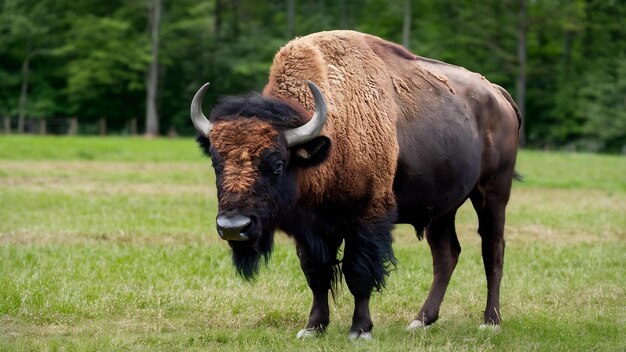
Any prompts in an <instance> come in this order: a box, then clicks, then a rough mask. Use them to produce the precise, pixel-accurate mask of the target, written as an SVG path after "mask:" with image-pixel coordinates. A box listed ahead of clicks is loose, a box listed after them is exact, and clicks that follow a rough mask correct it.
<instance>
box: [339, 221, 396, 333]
mask: <svg viewBox="0 0 626 352" xmlns="http://www.w3.org/2000/svg"><path fill="white" fill-rule="evenodd" d="M390 218H391V215H390ZM392 226H393V224H392V222H391V221H385V222H381V223H379V224H376V225H370V226H369V227H368V228H367V229H364V230H362V231H360V232H358V233H356V234H354V235H350V236H346V245H345V252H344V256H343V265H342V270H343V273H344V276H345V278H346V284H347V285H348V289H350V293H352V295H353V296H354V314H353V316H352V326H351V327H350V334H349V337H350V338H363V339H369V338H371V336H372V328H373V326H374V325H373V323H372V319H371V316H370V309H369V301H370V296H371V294H372V291H373V290H374V289H376V290H377V291H380V290H382V288H383V287H384V285H385V278H386V277H387V276H388V275H389V266H390V265H392V266H393V265H395V264H396V259H395V257H394V255H393V249H392V246H391V242H392V238H391V227H392Z"/></svg>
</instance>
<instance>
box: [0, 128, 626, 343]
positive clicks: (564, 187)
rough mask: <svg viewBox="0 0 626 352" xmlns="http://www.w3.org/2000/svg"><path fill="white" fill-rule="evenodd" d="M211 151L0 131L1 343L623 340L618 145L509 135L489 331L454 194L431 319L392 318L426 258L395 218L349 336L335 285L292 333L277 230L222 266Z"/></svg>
mask: <svg viewBox="0 0 626 352" xmlns="http://www.w3.org/2000/svg"><path fill="white" fill-rule="evenodd" d="M15 147H18V148H19V149H13V150H14V152H11V151H10V149H11V148H15ZM50 151H56V152H55V153H50ZM17 154H19V156H16V155H17ZM210 164H211V162H210V160H208V159H207V158H205V157H203V156H201V153H200V151H199V150H198V148H197V146H196V145H195V143H194V141H193V140H192V138H185V139H144V138H98V137H80V138H78V137H71V138H70V137H56V138H55V137H25V136H9V137H2V138H0V200H1V201H0V350H1V351H32V350H37V351H119V350H133V351H144V350H145V351H179V350H182V351H190V350H192V351H193V350H198V351H243V350H245V351H338V350H350V351H352V350H357V351H589V350H592V351H617V350H622V349H623V347H624V346H626V337H625V336H624V334H623V326H624V321H625V319H626V312H625V311H624V302H625V301H626V292H625V291H624V277H625V276H626V266H624V253H625V251H626V217H624V213H625V212H626V184H625V180H624V178H623V177H622V175H624V174H626V158H624V157H621V156H611V155H608V156H607V155H592V154H563V153H547V152H529V151H524V152H522V153H520V155H519V161H518V170H519V171H520V172H521V173H523V174H524V175H525V181H524V182H515V183H514V186H513V194H512V197H511V201H510V203H509V206H508V212H507V232H506V239H507V247H506V260H505V266H504V277H503V286H502V314H503V323H502V329H501V330H500V331H499V332H494V331H489V330H487V331H484V330H479V329H478V325H479V323H480V322H481V320H482V309H483V308H484V303H485V296H486V283H485V276H484V273H483V264H482V261H481V259H480V247H481V245H480V240H479V236H478V235H477V234H476V228H477V221H476V215H475V214H474V213H473V211H472V209H471V208H472V207H471V205H469V204H466V205H464V206H463V207H461V209H460V210H459V213H458V215H457V223H456V228H457V232H458V233H459V240H460V242H461V245H462V247H463V252H462V254H461V257H460V261H459V265H458V266H457V268H456V270H455V273H454V276H453V277H452V281H451V283H450V287H449V289H448V292H447V293H446V298H445V300H444V303H443V305H442V310H441V317H440V320H439V321H438V322H437V323H436V324H435V326H434V327H433V328H431V329H429V330H424V331H416V332H413V333H409V332H406V331H405V326H406V324H408V322H409V321H410V320H411V319H412V318H413V317H414V315H415V314H416V313H417V311H418V310H419V307H420V304H421V303H422V301H423V300H424V299H425V297H426V295H427V293H428V289H429V286H430V282H431V279H432V267H431V257H430V251H429V249H428V245H427V244H426V243H425V241H421V242H420V241H418V240H417V238H416V237H415V234H414V232H413V231H412V230H411V228H409V227H407V226H398V227H397V228H396V229H395V230H394V232H393V235H394V240H395V241H394V244H393V246H394V251H395V253H396V256H397V257H398V260H399V265H398V268H397V270H394V271H393V272H392V273H391V276H390V277H389V281H388V285H387V288H386V289H385V290H384V291H383V292H382V294H375V295H374V296H373V297H372V302H371V309H372V318H373V320H374V324H375V325H374V340H373V341H357V342H351V341H349V340H348V338H347V332H348V329H349V327H350V322H351V315H352V307H353V301H352V296H351V295H350V293H349V291H348V289H347V287H346V286H345V285H344V287H343V289H342V290H341V291H340V293H339V295H338V297H337V300H336V302H335V303H332V304H331V320H332V321H331V325H330V326H329V329H328V331H327V333H326V335H325V336H323V337H320V338H315V339H310V340H306V341H299V340H296V338H295V334H296V332H297V331H298V330H299V329H301V328H302V327H303V326H304V324H305V323H306V319H307V315H308V312H309V308H310V304H311V295H310V292H309V289H308V288H307V284H306V280H305V278H304V275H303V274H302V272H301V269H300V267H299V264H298V258H297V255H296V250H295V248H294V245H293V243H292V241H291V240H290V239H288V238H287V236H285V235H284V234H277V236H276V239H277V241H276V248H275V251H274V254H273V255H272V258H271V260H270V261H269V263H268V265H267V267H264V268H262V270H261V274H260V277H259V278H258V280H257V281H256V282H254V283H246V282H244V281H243V280H241V279H240V278H238V277H237V276H236V275H235V272H234V269H233V266H232V265H231V261H230V256H229V250H228V246H227V245H226V244H225V243H224V242H223V241H221V240H220V239H219V236H218V235H217V233H216V232H215V223H214V219H215V213H216V207H217V199H216V195H215V186H214V185H215V179H214V175H213V172H212V171H211V166H210Z"/></svg>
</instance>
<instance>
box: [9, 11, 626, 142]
mask: <svg viewBox="0 0 626 352" xmlns="http://www.w3.org/2000/svg"><path fill="white" fill-rule="evenodd" d="M0 11H1V12H0V118H2V121H3V126H0V127H4V130H5V131H6V130H7V129H9V128H10V130H11V132H12V133H16V132H17V133H20V132H36V131H37V130H36V129H37V127H36V126H41V124H39V125H38V124H37V122H38V121H44V119H45V121H48V122H50V121H65V119H67V118H75V119H76V120H77V121H79V122H80V123H79V124H78V126H73V127H71V126H70V127H67V126H65V125H63V124H60V125H59V126H56V127H55V125H54V124H51V125H49V126H48V128H47V129H46V131H47V132H48V133H67V129H68V128H74V129H77V130H78V131H77V132H78V133H94V131H96V130H97V127H95V128H91V129H90V127H89V126H92V125H96V124H97V122H98V121H102V120H103V119H106V122H107V126H108V131H109V133H113V134H131V131H132V132H135V131H139V132H140V133H145V134H147V135H163V134H170V135H180V134H182V135H191V134H193V133H194V130H193V127H192V125H191V123H190V122H189V113H188V111H189V103H190V100H191V97H192V96H193V94H194V93H195V91H196V90H197V89H198V88H199V87H200V86H201V84H202V83H204V82H206V81H210V82H211V89H210V91H209V94H208V96H207V99H206V100H207V101H208V104H212V103H214V102H215V101H216V100H217V99H218V97H219V96H221V95H227V94H240V93H243V92H248V91H251V90H256V91H260V90H261V89H262V87H263V85H264V83H265V81H266V79H267V72H268V69H269V66H270V65H271V62H272V58H273V55H274V54H275V52H276V51H277V50H278V48H279V47H281V46H282V45H284V44H285V43H286V42H287V41H288V40H289V39H291V38H293V37H294V36H303V35H306V34H308V33H312V32H317V31H323V30H330V29H354V30H358V31H362V32H367V33H371V34H374V35H378V36H381V37H383V38H385V39H388V40H391V41H394V42H397V43H401V44H403V45H405V46H406V47H408V48H409V49H410V50H411V51H413V52H414V53H416V54H418V55H420V56H426V57H431V58H435V59H439V60H443V61H446V62H449V63H453V64H456V65H460V66H464V67H466V68H467V69H469V70H472V71H476V72H479V73H481V74H483V75H484V76H485V77H486V78H487V79H489V80H490V81H492V82H494V83H497V84H500V85H502V86H504V87H505V88H506V89H507V90H509V92H511V94H512V95H513V96H514V98H515V99H516V101H517V102H518V104H519V106H520V108H521V109H522V110H523V111H524V116H525V144H526V146H529V147H533V148H543V149H567V150H587V151H602V152H618V153H619V152H621V153H626V24H625V23H624V18H625V16H626V4H625V2H624V1H623V0H481V1H473V0H395V1H387V0H270V1H250V0H176V1H174V0H169V1H168V0H107V1H86V0H0ZM129 121H133V122H132V124H130V125H129ZM90 124H91V125H90ZM0 129H2V128H0ZM74 132H76V131H74Z"/></svg>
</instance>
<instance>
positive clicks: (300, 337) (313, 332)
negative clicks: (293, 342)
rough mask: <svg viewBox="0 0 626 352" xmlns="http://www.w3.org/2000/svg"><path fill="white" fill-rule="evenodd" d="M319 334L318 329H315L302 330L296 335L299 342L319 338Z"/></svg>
mask: <svg viewBox="0 0 626 352" xmlns="http://www.w3.org/2000/svg"><path fill="white" fill-rule="evenodd" d="M318 334H319V331H318V330H317V329H314V328H310V329H302V330H300V331H298V333H297V334H296V338H297V339H298V340H304V339H307V338H309V337H314V336H317V335H318Z"/></svg>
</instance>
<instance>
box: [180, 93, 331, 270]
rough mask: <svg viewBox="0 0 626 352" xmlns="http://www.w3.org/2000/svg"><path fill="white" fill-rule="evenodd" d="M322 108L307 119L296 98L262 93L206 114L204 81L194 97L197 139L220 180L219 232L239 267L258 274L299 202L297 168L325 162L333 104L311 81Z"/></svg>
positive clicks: (225, 103)
mask: <svg viewBox="0 0 626 352" xmlns="http://www.w3.org/2000/svg"><path fill="white" fill-rule="evenodd" d="M307 84H308V86H309V89H310V90H311V93H312V94H313V98H314V101H315V107H316V110H315V112H314V113H313V117H312V118H311V120H310V121H309V122H307V123H306V124H304V125H302V126H300V127H295V126H297V125H299V124H301V121H302V120H303V117H302V116H300V115H299V114H298V113H297V112H296V111H295V110H294V109H293V108H292V107H291V106H290V105H289V104H287V103H285V102H283V101H281V100H278V99H273V98H268V97H263V96H260V95H251V96H245V97H231V98H227V99H224V100H222V101H221V102H220V104H218V105H217V106H216V107H215V108H213V110H212V112H211V115H210V117H209V118H208V119H207V118H206V117H205V116H204V114H203V113H202V108H201V106H202V99H203V97H204V94H205V92H206V90H207V88H208V83H207V84H205V85H204V86H203V87H202V88H200V90H198V92H197V93H196V95H195V96H194V98H193V101H192V103H191V118H192V121H193V123H194V126H195V127H196V129H197V130H198V131H199V135H198V138H197V139H198V143H199V144H200V147H201V148H202V149H203V151H204V152H205V154H207V155H208V156H210V157H211V159H212V161H213V168H214V169H215V175H216V182H217V197H218V213H217V221H216V225H217V232H218V234H219V235H220V237H221V238H222V239H224V240H226V241H228V244H229V245H230V247H231V249H232V256H233V262H234V264H235V267H236V269H237V272H238V273H239V274H240V275H241V276H243V277H244V278H246V279H251V278H254V276H255V275H256V274H257V272H258V269H259V266H260V262H261V258H263V259H264V260H265V261H267V259H268V258H269V255H270V253H271V251H272V247H273V243H274V231H275V230H276V228H277V227H278V226H279V225H280V223H281V219H283V218H284V217H285V216H287V215H288V214H289V213H290V211H291V209H292V208H293V206H294V205H295V203H296V200H297V199H296V197H297V187H296V185H297V184H296V170H297V169H298V168H305V167H310V166H313V165H317V164H319V163H320V162H322V161H324V160H325V159H326V157H327V155H328V150H329V146H330V141H329V139H328V138H327V137H324V136H320V135H319V134H320V132H321V130H322V128H323V126H324V123H325V121H326V103H325V100H324V97H323V95H322V93H321V92H320V90H319V88H317V86H316V85H315V84H314V83H312V82H307Z"/></svg>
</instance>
